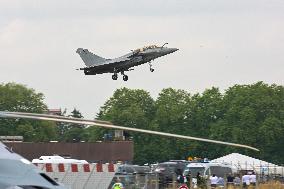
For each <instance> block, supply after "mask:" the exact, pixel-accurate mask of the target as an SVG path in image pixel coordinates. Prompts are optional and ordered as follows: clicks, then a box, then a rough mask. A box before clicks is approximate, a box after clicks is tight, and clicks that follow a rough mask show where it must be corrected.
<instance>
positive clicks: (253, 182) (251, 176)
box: [249, 172, 256, 186]
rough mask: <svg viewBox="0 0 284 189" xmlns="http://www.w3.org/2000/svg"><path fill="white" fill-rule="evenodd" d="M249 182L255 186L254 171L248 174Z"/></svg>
mask: <svg viewBox="0 0 284 189" xmlns="http://www.w3.org/2000/svg"><path fill="white" fill-rule="evenodd" d="M249 180H250V184H251V185H252V186H255V185H256V174H255V172H252V174H250V179H249Z"/></svg>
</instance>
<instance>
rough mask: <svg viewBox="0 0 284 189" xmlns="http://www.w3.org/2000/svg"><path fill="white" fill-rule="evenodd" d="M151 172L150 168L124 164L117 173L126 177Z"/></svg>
mask: <svg viewBox="0 0 284 189" xmlns="http://www.w3.org/2000/svg"><path fill="white" fill-rule="evenodd" d="M149 172H150V167H149V166H139V165H129V164H123V165H120V166H119V167H118V169H117V171H116V174H117V175H119V174H120V175H126V174H130V175H131V174H146V173H149Z"/></svg>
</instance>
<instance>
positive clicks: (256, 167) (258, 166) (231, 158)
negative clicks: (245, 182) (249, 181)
mask: <svg viewBox="0 0 284 189" xmlns="http://www.w3.org/2000/svg"><path fill="white" fill-rule="evenodd" d="M211 162H219V163H227V164H231V165H232V166H233V167H234V168H236V169H238V170H253V171H255V172H256V173H258V174H266V175H267V174H277V175H282V176H284V167H281V166H278V165H275V164H272V163H269V162H266V161H263V160H259V159H256V158H252V157H249V156H246V155H242V154H238V153H232V154H228V155H226V156H223V157H220V158H217V159H214V160H212V161H211Z"/></svg>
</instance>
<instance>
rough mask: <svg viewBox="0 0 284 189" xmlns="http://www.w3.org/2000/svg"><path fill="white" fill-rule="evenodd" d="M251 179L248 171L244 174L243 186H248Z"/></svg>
mask: <svg viewBox="0 0 284 189" xmlns="http://www.w3.org/2000/svg"><path fill="white" fill-rule="evenodd" d="M249 179H250V176H249V175H248V174H247V173H246V174H245V175H243V176H242V183H243V188H247V186H248V185H249V184H250V182H249Z"/></svg>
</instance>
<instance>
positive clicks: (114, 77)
mask: <svg viewBox="0 0 284 189" xmlns="http://www.w3.org/2000/svg"><path fill="white" fill-rule="evenodd" d="M121 75H123V77H122V79H123V81H127V80H128V76H127V75H125V74H124V71H122V72H121ZM111 78H112V79H113V80H117V78H118V76H117V72H114V74H113V75H112V76H111Z"/></svg>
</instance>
